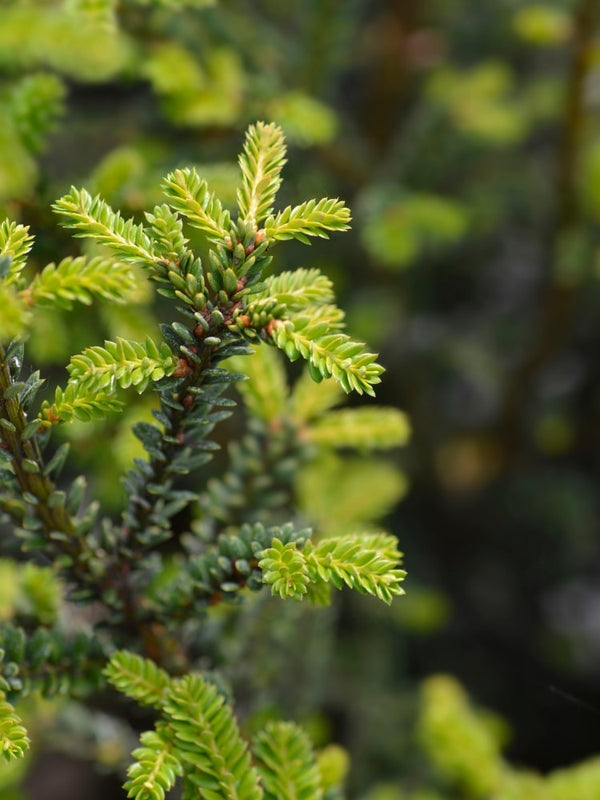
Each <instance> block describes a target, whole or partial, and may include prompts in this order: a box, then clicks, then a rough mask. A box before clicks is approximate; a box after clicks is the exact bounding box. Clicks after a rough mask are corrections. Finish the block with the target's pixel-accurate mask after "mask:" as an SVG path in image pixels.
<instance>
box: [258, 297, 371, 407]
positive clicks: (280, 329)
mask: <svg viewBox="0 0 600 800" xmlns="http://www.w3.org/2000/svg"><path fill="white" fill-rule="evenodd" d="M319 310H320V311H321V313H316V312H315V313H305V314H298V315H297V316H294V317H292V318H291V319H288V320H274V321H273V322H272V323H271V324H270V325H269V332H270V335H271V338H272V340H273V342H274V343H275V345H276V346H277V347H278V348H279V349H280V350H283V351H284V353H285V354H286V355H287V357H288V358H289V359H290V361H295V360H296V359H298V358H299V357H300V356H302V357H303V358H305V359H306V360H307V361H308V362H309V366H310V367H311V376H312V377H313V379H314V380H317V381H319V380H322V379H323V378H331V377H333V378H335V379H336V381H338V382H339V384H340V385H341V387H342V388H343V389H344V391H345V392H347V393H349V392H351V391H352V390H355V391H356V392H358V393H359V394H363V392H366V393H367V394H369V395H372V396H374V395H375V392H374V390H373V386H374V385H376V384H378V383H381V378H380V377H379V376H380V375H381V373H382V372H383V371H384V369H383V367H382V366H381V365H380V364H378V363H377V361H376V359H377V355H376V354H374V353H365V352H364V345H363V344H362V343H360V342H353V341H352V340H351V339H350V337H349V336H348V335H347V334H345V333H341V332H336V331H335V328H336V327H340V326H341V319H340V317H339V315H338V314H337V309H335V307H331V306H323V307H321V309H319ZM332 329H333V330H334V332H332Z"/></svg>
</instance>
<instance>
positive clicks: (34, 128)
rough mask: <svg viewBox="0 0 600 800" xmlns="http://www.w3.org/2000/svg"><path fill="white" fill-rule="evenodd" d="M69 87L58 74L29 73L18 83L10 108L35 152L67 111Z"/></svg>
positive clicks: (24, 139)
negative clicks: (66, 102) (65, 109)
mask: <svg viewBox="0 0 600 800" xmlns="http://www.w3.org/2000/svg"><path fill="white" fill-rule="evenodd" d="M65 95H66V89H65V85H64V83H63V82H62V81H61V80H60V79H59V78H58V77H57V76H56V75H50V74H46V73H39V74H37V75H28V76H27V77H25V78H23V79H22V80H21V81H19V83H18V84H17V85H16V86H15V88H14V89H13V91H12V92H11V97H10V112H11V116H12V119H13V124H14V126H15V129H16V132H17V134H18V136H19V138H20V139H21V141H22V142H23V143H24V144H25V146H26V147H27V149H28V150H30V151H31V152H32V153H40V152H42V150H43V149H44V145H45V142H46V138H47V137H48V135H49V134H50V133H52V131H53V130H54V127H55V126H56V123H57V121H58V120H59V118H60V117H61V116H62V115H63V113H64V105H65V104H64V100H65Z"/></svg>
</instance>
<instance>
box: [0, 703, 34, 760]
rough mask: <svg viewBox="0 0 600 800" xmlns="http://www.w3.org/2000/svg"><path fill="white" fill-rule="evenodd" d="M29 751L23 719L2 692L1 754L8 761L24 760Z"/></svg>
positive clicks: (0, 706)
mask: <svg viewBox="0 0 600 800" xmlns="http://www.w3.org/2000/svg"><path fill="white" fill-rule="evenodd" d="M28 749H29V737H28V736H27V731H26V730H25V728H24V727H23V723H22V721H21V718H20V717H19V715H18V714H17V712H16V711H15V710H14V708H13V707H12V706H11V704H10V703H9V702H7V700H6V696H5V694H4V693H3V692H1V691H0V753H1V754H2V755H3V756H4V758H5V760H6V761H12V760H13V759H16V758H23V756H24V755H25V753H26V751H27V750H28Z"/></svg>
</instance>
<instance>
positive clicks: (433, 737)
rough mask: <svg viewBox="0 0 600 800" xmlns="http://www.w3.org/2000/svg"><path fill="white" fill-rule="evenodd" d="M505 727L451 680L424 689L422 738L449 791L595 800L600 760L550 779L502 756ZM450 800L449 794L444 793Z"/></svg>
mask: <svg viewBox="0 0 600 800" xmlns="http://www.w3.org/2000/svg"><path fill="white" fill-rule="evenodd" d="M505 733H506V731H505V723H504V721H503V720H502V719H500V718H499V717H497V716H496V715H495V714H492V713H491V712H489V711H487V709H479V708H476V707H474V706H473V704H472V703H471V702H470V700H469V698H468V696H467V694H466V692H465V690H464V689H463V687H462V686H461V685H460V684H459V683H458V681H457V680H456V679H455V678H452V677H451V676H449V675H433V676H431V677H430V678H427V680H425V681H424V682H423V684H422V687H421V692H420V709H419V719H418V725H417V736H418V739H419V743H420V746H421V747H422V749H423V750H424V752H425V754H426V755H427V757H428V759H429V761H430V762H431V764H432V766H433V768H434V770H435V773H436V774H437V776H438V777H439V778H440V779H441V783H442V785H443V786H445V787H448V789H449V790H450V791H451V793H452V796H454V795H455V793H458V795H459V796H460V797H464V798H465V800H479V799H480V798H483V797H485V798H489V800H595V798H596V797H598V794H599V792H600V759H598V758H591V759H588V760H587V761H584V762H582V763H580V764H576V765H574V766H572V767H568V768H567V769H560V770H555V771H553V772H550V773H548V774H547V775H545V776H544V777H542V776H541V775H539V774H537V773H536V772H533V771H525V770H522V769H519V768H517V767H515V766H513V765H512V764H511V763H510V762H508V761H507V760H506V759H505V758H504V757H503V756H502V752H501V751H502V746H503V744H504V740H505ZM444 796H446V794H445V793H444Z"/></svg>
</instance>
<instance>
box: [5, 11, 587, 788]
mask: <svg viewBox="0 0 600 800" xmlns="http://www.w3.org/2000/svg"><path fill="white" fill-rule="evenodd" d="M599 31H600V3H598V2H597V0H547V1H546V2H544V3H530V2H527V0H476V2H474V1H473V0H285V2H281V0H215V1H214V2H210V0H189V1H188V2H185V1H184V0H181V2H177V1H176V0H147V1H146V2H143V0H122V2H120V3H116V2H110V0H65V1H64V2H58V0H37V1H36V2H34V0H29V1H26V0H24V1H22V2H10V1H9V0H5V1H4V2H2V3H1V4H0V75H1V84H0V106H1V107H2V111H3V124H2V126H1V127H0V210H1V211H2V212H3V213H2V216H4V215H8V216H10V217H11V218H13V219H18V220H19V221H22V222H24V223H26V224H30V225H31V226H32V231H33V232H34V233H35V234H36V237H37V238H36V248H35V250H34V261H35V262H36V263H38V264H39V265H43V264H45V263H47V262H48V261H57V260H58V259H59V258H61V257H62V256H64V255H66V254H69V253H73V252H75V251H76V247H77V245H76V243H75V242H74V241H73V240H72V239H71V238H70V237H69V236H68V235H67V234H66V233H65V232H64V231H61V230H60V229H58V227H57V224H56V221H55V219H54V218H53V217H52V214H51V212H50V210H49V206H50V203H51V202H52V201H53V200H55V199H56V198H57V197H59V196H60V195H61V194H62V193H64V192H65V191H66V190H68V187H69V185H70V184H72V183H74V184H76V185H85V186H86V187H87V188H88V189H89V190H90V191H91V192H100V193H101V194H102V195H103V196H104V197H105V198H106V199H107V200H108V201H109V202H110V203H111V204H112V205H113V206H114V207H118V208H120V209H122V210H123V213H124V214H125V215H139V214H140V213H141V211H142V210H143V209H144V208H148V207H150V206H151V205H152V204H153V203H155V202H160V201H161V198H160V192H159V183H160V178H161V177H162V175H163V174H165V173H166V172H167V171H168V170H170V169H172V168H174V167H176V166H182V165H185V164H195V165H196V166H197V167H198V169H199V170H201V171H202V173H203V175H204V176H206V177H207V178H208V179H209V182H210V183H211V186H212V187H213V188H214V189H216V191H217V193H218V194H220V196H221V197H222V198H224V199H225V200H227V199H228V198H229V199H230V200H231V201H233V200H234V190H235V185H236V180H237V177H236V175H237V173H236V167H235V161H234V159H235V154H236V153H237V152H238V150H239V147H240V143H241V141H242V136H243V131H244V129H245V127H246V126H247V125H248V124H249V123H250V122H253V121H254V120H256V119H265V120H274V121H276V122H278V123H279V124H281V126H282V127H283V129H284V131H285V133H286V136H287V140H288V143H289V148H290V154H289V166H288V167H287V168H286V173H285V174H286V182H285V183H284V187H283V190H282V195H281V196H280V197H279V201H278V202H279V203H280V204H281V206H282V207H283V206H284V205H286V204H288V203H294V202H295V201H296V200H297V199H298V198H300V199H303V198H304V197H306V196H316V197H321V196H323V195H328V196H331V197H336V196H337V197H341V198H343V199H344V200H345V201H346V203H347V204H348V205H349V206H350V207H351V209H352V211H353V229H352V231H351V232H350V233H348V234H344V235H342V236H335V237H334V239H333V241H331V242H325V243H317V244H315V245H313V247H312V248H311V250H310V251H308V252H307V251H306V250H302V249H301V248H299V247H298V248H297V249H296V250H295V249H294V247H293V246H291V247H290V248H289V249H288V259H289V260H288V262H287V263H286V264H285V265H281V266H285V267H287V268H289V267H294V266H300V265H306V266H318V267H319V268H320V269H322V270H323V272H325V273H326V274H327V275H329V276H330V277H331V278H332V279H333V280H334V282H335V284H336V287H337V291H338V297H339V300H340V305H341V306H342V307H344V308H346V309H347V310H348V327H349V329H350V330H351V331H352V333H353V334H354V335H355V336H358V337H362V338H364V339H365V340H366V341H368V342H369V344H370V345H371V346H372V347H373V348H375V349H376V350H378V351H379V352H380V353H381V361H382V363H383V364H384V365H385V367H386V369H387V372H386V374H385V375H384V381H383V384H382V385H381V388H380V389H379V391H378V397H377V403H378V404H386V405H391V406H395V407H399V408H402V409H403V410H405V411H406V412H407V413H408V415H409V417H410V419H411V423H412V438H411V442H410V444H409V445H408V447H407V448H405V449H403V450H402V451H401V452H399V453H397V454H396V455H395V456H394V457H393V458H392V462H393V463H394V465H395V473H394V474H395V475H396V476H398V475H401V482H402V487H400V486H399V485H398V484H394V485H393V487H392V488H391V489H390V491H389V492H388V495H387V496H386V497H385V498H384V499H383V500H381V501H380V502H379V504H378V505H377V507H376V508H375V509H370V510H368V513H367V512H365V513H366V517H365V519H373V518H376V517H377V518H383V519H384V522H385V526H386V528H387V529H389V530H390V531H392V532H393V533H395V534H396V535H397V536H398V537H399V539H400V543H401V547H402V549H403V550H404V552H405V554H406V559H405V561H406V568H407V570H408V573H409V576H408V579H407V582H406V590H407V595H406V597H405V598H401V599H400V600H398V601H397V602H396V603H394V604H393V606H392V608H391V609H390V610H389V611H388V610H386V609H383V610H382V609H381V608H379V607H378V606H377V605H376V604H375V603H370V602H368V601H366V600H364V598H355V597H350V596H344V597H343V598H342V600H341V602H340V603H339V604H338V605H337V606H336V607H335V608H334V609H333V610H332V611H329V612H318V614H320V615H321V616H320V617H318V616H317V615H315V614H313V615H312V616H311V614H308V615H302V616H301V618H300V617H299V618H298V619H295V618H293V615H290V614H288V616H287V617H286V618H285V619H284V620H283V621H282V623H281V631H278V630H277V629H276V628H275V626H273V625H272V623H271V628H270V629H269V630H268V631H263V640H266V639H269V637H270V639H272V640H273V641H272V642H271V645H270V646H271V650H270V651H269V652H270V655H269V657H268V660H269V663H272V659H273V656H272V653H273V652H274V651H278V650H279V651H281V652H280V653H279V659H280V661H279V662H277V663H278V664H279V669H280V670H285V669H286V667H285V665H286V664H289V663H294V659H295V658H298V659H299V661H297V664H301V665H302V666H303V669H304V668H306V670H307V672H303V673H302V674H298V673H300V672H301V670H300V668H299V667H297V668H296V669H292V670H290V672H289V674H288V676H287V680H284V679H282V680H280V681H279V684H280V685H279V684H277V685H276V686H275V687H274V688H273V691H272V702H273V703H276V704H278V705H279V706H283V707H284V708H285V710H286V712H288V713H293V714H296V715H297V716H298V715H299V716H300V717H302V716H303V715H304V720H305V721H306V720H309V722H310V720H312V723H311V724H313V726H314V728H315V736H316V738H317V740H318V739H319V737H320V738H321V739H322V740H323V741H327V740H328V739H333V740H335V741H337V742H339V743H340V744H342V745H343V746H344V747H346V748H347V749H348V750H349V751H350V753H351V756H352V763H353V768H352V773H351V778H350V787H351V788H350V792H349V793H350V796H357V797H362V796H364V797H366V796H367V792H370V794H369V795H368V796H369V798H373V800H400V798H402V799H404V798H411V800H412V798H415V799H416V798H418V799H419V800H434V798H436V800H437V798H442V797H444V798H463V797H475V798H476V797H491V796H492V795H490V794H489V791H488V789H486V788H485V786H484V787H483V788H481V786H479V785H477V786H476V787H475V788H474V789H473V787H472V786H471V785H470V784H469V783H468V782H467V783H466V784H464V783H461V781H460V780H457V781H455V780H454V778H452V777H448V775H446V777H445V778H442V779H441V782H440V779H439V776H438V778H434V777H431V778H430V777H429V776H430V772H431V765H430V764H428V762H427V760H426V759H425V758H424V756H423V753H422V752H421V750H420V749H419V745H418V741H417V740H418V737H416V735H415V729H416V725H417V722H416V715H417V706H418V705H419V700H418V697H419V695H418V689H417V687H418V684H419V683H420V682H421V681H422V680H423V679H425V678H426V677H427V676H429V675H431V674H434V673H449V674H451V675H453V676H455V678H457V679H458V680H459V681H460V682H461V683H462V685H463V686H464V687H465V688H466V690H467V692H468V693H469V695H470V696H471V697H472V698H473V700H474V701H475V702H477V703H478V704H481V705H483V706H487V707H489V708H493V709H494V710H495V711H496V712H498V713H500V714H501V715H502V716H503V717H504V718H505V719H506V720H507V722H508V726H509V728H510V731H511V735H510V736H509V737H505V738H506V753H507V757H508V758H509V759H510V761H511V762H512V763H515V764H522V765H526V766H527V767H529V768H531V769H535V770H539V771H542V772H546V771H548V770H552V769H556V768H559V767H563V766H567V765H570V764H572V763H574V762H576V761H581V760H582V759H585V758H587V757H589V756H592V755H594V754H595V753H597V752H598V750H599V749H600V746H599V742H600V680H599V678H598V663H599V657H600V582H599V579H600V548H599V528H600V517H599V510H600V509H599V497H598V481H599V478H600V358H599V352H600V282H599V275H600V260H599V249H598V247H599V239H600V237H599V226H598V222H599V221H600V114H599V110H600V33H599ZM146 303H147V298H146V297H145V295H144V291H143V290H142V289H141V290H140V293H139V297H135V298H133V300H132V303H131V304H130V305H128V306H127V307H126V308H125V309H122V308H118V309H102V310H100V309H98V310H97V311H94V313H93V314H90V313H89V312H88V311H84V312H77V313H76V314H72V315H70V317H69V320H68V322H67V319H66V318H65V319H61V318H58V319H57V318H56V317H52V318H50V317H47V316H45V315H44V314H43V313H40V314H39V315H38V316H37V317H36V322H35V326H34V329H33V331H32V335H31V340H30V358H31V359H32V361H33V362H35V363H36V364H38V365H41V367H42V368H43V369H44V370H45V372H46V373H47V374H49V375H53V374H54V375H61V374H62V373H61V372H60V371H59V370H60V369H61V365H63V364H64V363H65V361H66V359H67V358H68V355H69V354H70V353H71V352H74V351H75V350H77V349H79V348H81V347H84V346H86V345H87V344H90V343H92V342H96V341H98V340H100V338H101V337H103V336H106V335H109V334H110V335H113V334H114V332H115V331H117V332H118V333H119V334H120V335H131V336H132V337H134V338H139V336H145V332H146V331H147V329H148V326H154V325H155V322H154V316H153V315H154V314H157V313H158V314H159V313H160V309H158V310H156V309H154V310H150V309H149V308H148V307H147V305H146ZM351 402H352V403H355V402H356V401H355V400H351ZM361 402H364V401H362V400H361ZM368 402H369V401H367V403H368ZM77 435H78V434H77V429H76V428H74V429H73V430H72V431H71V436H72V437H74V438H76V437H77ZM119 442H120V444H119V446H121V447H122V449H123V455H122V456H120V458H122V460H124V462H125V463H126V460H127V459H128V458H129V455H130V445H129V446H128V445H127V442H126V441H125V443H123V442H121V440H119ZM83 445H84V450H85V452H86V460H87V467H88V468H91V469H92V470H94V469H95V470H96V471H97V473H98V478H97V486H98V488H99V491H100V492H101V493H103V496H104V498H105V500H106V501H107V502H108V503H110V502H111V491H114V490H111V485H110V480H109V481H105V484H107V485H103V479H102V477H101V470H102V463H103V462H102V459H103V458H104V460H105V461H106V457H107V454H106V451H104V452H102V451H101V448H98V447H96V448H95V446H94V442H93V441H87V440H86V441H84V442H83ZM116 446H117V445H115V447H116ZM113 457H114V456H113ZM386 463H388V462H386ZM400 470H401V473H400V472H399V471H400ZM342 471H343V470H342ZM384 471H385V470H384ZM386 474H388V473H386ZM382 480H383V478H382ZM398 480H400V478H398ZM405 490H406V491H405ZM348 491H349V492H354V493H356V494H358V495H362V496H363V501H364V502H365V503H366V505H367V506H368V497H369V495H370V493H371V492H372V491H374V490H373V489H372V488H371V487H370V485H369V482H368V475H367V474H366V473H365V474H364V475H363V476H362V477H361V479H360V480H358V481H357V482H356V483H355V485H354V486H351V487H348ZM400 494H403V495H404V497H403V500H402V502H401V503H397V502H396V500H397V498H398V497H399V495H400ZM365 498H366V499H365ZM112 502H115V501H114V498H112ZM359 505H360V503H359ZM306 631H310V636H309V634H308V633H306ZM305 635H306V636H308V638H309V640H310V642H311V647H312V648H313V649H312V650H310V651H309V657H305V658H304V660H303V659H302V658H301V656H302V653H297V652H296V651H298V650H305V649H306V648H305V644H306V640H305V639H304V638H303V637H304V636H305ZM278 636H280V639H278ZM299 639H302V641H298V640H299ZM261 641H262V640H261ZM265 647H266V645H265ZM257 650H259V651H260V646H259V647H258V648H257ZM238 655H239V654H238ZM253 658H255V659H256V662H257V663H259V662H260V658H259V656H256V654H253ZM265 658H267V656H265ZM307 665H311V668H310V669H308V667H307ZM256 669H257V670H258V669H259V667H258V666H257V667H256ZM271 669H272V670H273V672H276V669H275V667H273V666H271ZM311 672H312V673H314V674H309V673H311ZM292 677H293V679H292ZM238 679H239V683H240V685H241V686H244V681H245V680H246V681H247V682H249V684H248V685H252V686H254V689H253V690H252V691H254V690H255V689H256V685H257V684H256V676H255V677H254V678H253V679H252V680H250V679H248V678H244V676H241V677H240V676H238ZM448 680H449V679H448ZM275 683H277V682H276V681H275ZM298 685H302V686H303V687H304V688H303V689H301V690H300V689H298ZM443 686H445V687H446V690H447V691H448V692H449V693H450V694H449V695H447V697H450V696H452V697H453V696H454V695H452V691H454V689H453V688H452V687H453V686H454V684H452V683H451V682H450V683H447V684H442V688H443ZM449 687H450V688H449ZM438 688H439V687H438ZM248 691H250V689H249V690H248ZM73 725H75V729H77V725H76V722H74V723H73ZM478 735H479V734H478ZM482 735H483V734H482ZM500 738H502V737H500ZM108 761H109V762H110V759H108ZM434 761H435V759H434ZM70 768H73V769H75V767H74V766H73V764H71V767H70ZM78 769H79V767H78ZM108 772H110V770H108ZM42 774H44V773H42ZM441 774H442V775H443V769H442V771H441ZM86 775H87V772H86ZM30 780H31V781H35V776H34V777H33V778H31V779H30ZM429 780H431V787H432V788H430V789H425V788H423V789H421V788H419V787H421V785H423V786H424V787H426V786H428V785H429V784H428V781H429ZM86 781H88V783H89V787H88V788H87V789H82V790H81V792H82V793H81V795H80V800H81V798H83V800H85V798H87V797H89V798H95V797H96V796H100V795H99V794H98V792H103V793H104V794H103V795H102V796H103V797H108V796H109V795H108V794H107V792H109V791H112V789H111V788H109V787H112V786H113V784H114V785H118V783H117V782H116V781H113V779H112V777H111V776H110V775H107V776H105V777H104V778H94V779H92V778H90V777H89V775H88V777H86ZM102 781H106V782H107V783H105V784H103V783H102ZM436 781H437V783H436ZM382 782H384V783H386V785H385V786H381V787H380V788H379V789H377V788H375V789H373V788H372V787H373V786H376V785H377V784H381V783H382ZM438 784H439V785H438ZM594 785H595V786H596V787H597V789H598V791H599V792H600V780H597V783H596V784H594ZM31 786H33V787H34V788H32V789H30V791H31V792H33V794H32V795H31V797H32V798H33V799H34V800H38V797H40V798H42V797H45V795H42V794H41V793H40V794H36V792H41V791H42V790H41V788H39V787H38V788H37V789H36V788H35V786H36V784H35V782H34V783H32V784H31ZM436 786H437V788H436ZM98 787H101V788H98ZM8 791H10V790H9V789H7V790H6V792H8ZM86 791H87V792H88V794H85V792H86ZM518 791H520V792H521V794H519V793H518ZM518 791H517V790H515V791H514V794H511V795H509V794H508V793H506V794H505V795H502V797H503V798H504V797H509V796H510V797H514V798H525V797H531V798H535V800H537V798H538V797H539V798H546V797H550V798H551V800H554V798H555V797H559V795H558V794H552V795H550V794H548V795H546V794H541V793H539V794H535V793H534V792H535V791H537V789H531V790H530V794H525V791H529V789H527V790H524V789H523V790H521V789H519V790H518ZM594 791H596V790H595V789H594ZM386 792H387V794H386ZM418 792H421V793H420V794H419V793H418ZM486 792H487V793H486ZM507 792H508V790H507ZM540 792H541V790H540ZM2 796H3V797H4V795H2ZM8 796H9V795H8V794H6V797H7V798H8ZM16 796H17V795H15V797H16ZM48 796H49V795H48ZM111 796H112V795H111ZM114 796H115V797H118V796H120V794H119V793H116V794H115V795H114ZM568 796H569V798H570V797H571V795H568ZM593 796H594V797H597V796H600V794H597V795H593ZM494 797H496V795H494ZM560 797H561V798H562V797H565V798H566V797H567V795H566V794H564V795H560ZM587 797H588V795H585V798H586V800H587ZM589 797H590V798H592V794H590V795H589ZM573 798H576V800H583V798H584V794H581V793H580V794H578V795H575V794H574V795H573Z"/></svg>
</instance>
